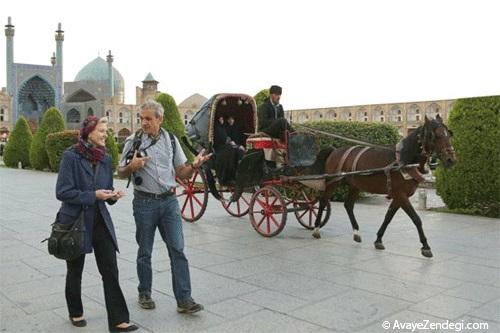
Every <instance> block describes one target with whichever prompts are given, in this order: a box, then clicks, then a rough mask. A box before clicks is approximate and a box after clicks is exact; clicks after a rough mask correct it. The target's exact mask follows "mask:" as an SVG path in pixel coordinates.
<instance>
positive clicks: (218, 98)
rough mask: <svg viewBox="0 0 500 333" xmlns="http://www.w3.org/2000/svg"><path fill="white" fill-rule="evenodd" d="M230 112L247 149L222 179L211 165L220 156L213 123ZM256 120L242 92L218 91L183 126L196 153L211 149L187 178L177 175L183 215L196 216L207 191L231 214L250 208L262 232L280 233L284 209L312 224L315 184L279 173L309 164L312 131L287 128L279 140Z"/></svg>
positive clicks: (314, 144)
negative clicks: (227, 177) (231, 177)
mask: <svg viewBox="0 0 500 333" xmlns="http://www.w3.org/2000/svg"><path fill="white" fill-rule="evenodd" d="M229 116H231V117H233V118H234V120H235V124H236V125H237V126H238V127H239V128H240V130H241V131H242V132H243V133H244V136H245V140H244V141H245V144H246V147H247V151H246V153H245V155H244V156H243V158H242V159H241V160H240V161H237V167H236V174H235V175H234V180H233V181H232V182H230V183H229V184H221V182H220V181H219V177H218V175H217V172H218V170H217V168H216V167H215V166H216V162H217V159H220V158H223V156H221V155H217V153H216V152H215V151H214V141H215V135H216V131H215V126H216V121H217V119H218V118H219V117H225V118H227V117H229ZM257 122H258V119H257V109H256V105H255V101H254V99H253V98H252V97H251V96H248V95H244V94H217V95H215V96H213V97H212V98H210V99H209V100H208V101H207V102H205V103H204V104H203V105H202V106H201V108H200V110H198V112H197V113H196V114H195V115H194V116H193V118H192V119H191V121H190V123H189V124H188V125H187V127H186V133H187V136H188V137H189V138H190V140H191V143H192V144H189V142H187V140H184V142H185V143H187V144H188V146H190V149H191V150H192V152H193V153H195V154H197V153H198V152H199V151H201V149H205V150H206V151H207V152H215V154H214V156H213V157H212V158H211V160H210V161H209V162H208V163H206V164H205V165H204V166H203V168H201V169H200V171H199V172H196V173H195V174H194V175H193V176H192V177H191V178H190V179H188V180H181V179H177V182H178V185H179V186H178V188H177V197H178V199H179V202H180V206H181V213H182V217H183V218H184V220H186V221H189V222H194V221H196V220H198V219H199V218H201V216H202V215H203V213H204V212H205V209H206V207H207V203H208V194H209V192H210V193H211V194H212V195H213V196H214V197H215V198H216V199H217V200H219V201H220V203H221V205H222V206H223V207H224V209H225V210H226V211H227V212H228V213H229V214H230V215H232V216H236V217H242V216H244V215H246V214H248V213H249V216H250V221H251V224H252V226H253V227H254V229H255V230H256V231H257V232H258V233H259V234H261V235H262V236H266V237H271V236H275V235H277V234H279V233H280V232H281V231H282V230H283V228H284V226H285V224H286V220H287V213H288V212H293V213H294V214H295V217H296V218H297V220H298V222H299V223H300V224H301V225H303V226H304V227H305V228H307V229H313V228H314V222H315V219H316V216H317V210H318V206H319V205H318V201H317V199H316V197H317V196H316V195H315V194H314V192H315V190H314V189H313V188H311V187H309V186H307V185H304V183H301V182H298V181H297V182H295V181H293V182H290V181H287V182H284V181H282V180H281V176H282V175H283V174H284V173H293V174H296V172H295V171H296V170H299V169H304V168H307V167H310V166H311V165H313V163H314V162H315V158H316V155H317V150H318V149H317V148H318V145H317V142H316V140H315V137H314V136H313V135H311V134H304V133H288V132H287V133H286V139H285V141H284V142H283V141H281V140H278V139H273V138H271V137H269V136H268V135H266V134H264V133H257V132H256V128H257ZM219 162H220V161H219ZM225 162H227V163H230V161H225ZM292 170H294V171H293V172H292ZM313 187H314V186H313ZM330 210H331V208H330V205H329V204H328V205H327V208H326V213H325V214H324V215H323V218H322V223H321V226H323V225H324V224H326V222H327V221H328V218H329V215H330Z"/></svg>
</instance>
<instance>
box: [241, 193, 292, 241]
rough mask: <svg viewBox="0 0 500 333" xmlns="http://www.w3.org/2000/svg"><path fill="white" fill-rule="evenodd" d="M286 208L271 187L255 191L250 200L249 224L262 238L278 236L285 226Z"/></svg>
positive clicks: (281, 198) (278, 194)
mask: <svg viewBox="0 0 500 333" xmlns="http://www.w3.org/2000/svg"><path fill="white" fill-rule="evenodd" d="M286 214H287V211H286V206H285V201H284V200H283V197H282V196H281V194H280V193H279V192H278V191H277V190H276V189H275V188H273V187H270V186H266V187H263V188H261V189H259V190H257V191H256V192H255V193H254V194H253V196H252V199H251V200H250V222H251V223H252V227H253V228H254V229H255V231H257V232H258V233H259V234H260V235H262V236H264V237H273V236H276V235H277V234H279V233H280V232H281V231H282V230H283V228H284V227H285V224H286Z"/></svg>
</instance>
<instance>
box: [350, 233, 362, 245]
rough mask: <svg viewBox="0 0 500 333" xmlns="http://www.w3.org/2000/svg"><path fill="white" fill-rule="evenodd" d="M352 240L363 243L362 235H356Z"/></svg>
mask: <svg viewBox="0 0 500 333" xmlns="http://www.w3.org/2000/svg"><path fill="white" fill-rule="evenodd" d="M352 238H353V239H354V241H355V242H358V243H361V236H360V235H358V234H355V235H354V236H353V237H352Z"/></svg>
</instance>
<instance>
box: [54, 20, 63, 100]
mask: <svg viewBox="0 0 500 333" xmlns="http://www.w3.org/2000/svg"><path fill="white" fill-rule="evenodd" d="M63 41H64V31H63V30H62V29H61V23H60V22H59V23H58V25H57V30H56V66H55V69H56V106H57V107H58V108H59V110H60V109H61V106H62V96H63V93H64V92H63V88H64V86H63Z"/></svg>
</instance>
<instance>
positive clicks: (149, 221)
mask: <svg viewBox="0 0 500 333" xmlns="http://www.w3.org/2000/svg"><path fill="white" fill-rule="evenodd" d="M133 208H134V218H135V225H136V234H135V238H136V241H137V244H138V245H139V251H138V252H137V275H138V277H139V287H138V290H139V295H149V296H151V285H152V278H153V276H152V269H151V253H152V251H153V243H154V237H155V231H156V228H157V227H158V230H159V231H160V235H161V237H162V239H163V241H164V242H165V243H166V245H167V250H168V256H169V257H170V268H171V271H172V287H173V290H174V295H175V298H176V300H177V301H178V302H180V301H186V300H188V299H191V279H190V276H189V266H188V260H187V258H186V256H185V255H184V236H183V234H182V220H181V214H180V209H179V204H178V202H177V198H176V197H175V195H172V196H168V197H166V198H162V199H152V198H148V197H145V196H141V195H139V194H134V200H133Z"/></svg>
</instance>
